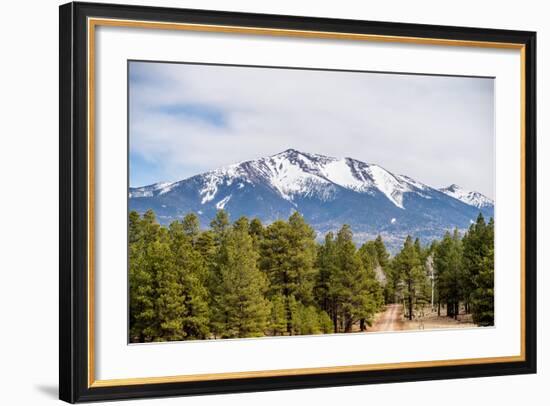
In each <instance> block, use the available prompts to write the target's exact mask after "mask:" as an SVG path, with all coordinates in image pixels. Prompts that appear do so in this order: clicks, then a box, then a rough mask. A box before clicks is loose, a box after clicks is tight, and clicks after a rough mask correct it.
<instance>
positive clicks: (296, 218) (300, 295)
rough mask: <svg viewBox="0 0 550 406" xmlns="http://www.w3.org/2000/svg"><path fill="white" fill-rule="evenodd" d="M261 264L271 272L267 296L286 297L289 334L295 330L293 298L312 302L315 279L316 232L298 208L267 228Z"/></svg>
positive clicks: (266, 272) (263, 240)
mask: <svg viewBox="0 0 550 406" xmlns="http://www.w3.org/2000/svg"><path fill="white" fill-rule="evenodd" d="M260 251H261V260H260V267H261V269H262V270H263V271H264V272H265V274H266V275H267V276H268V279H269V291H268V296H269V297H270V298H272V297H273V296H275V295H282V296H283V297H284V298H285V306H286V321H287V334H294V333H295V332H294V330H295V329H294V328H293V313H292V312H293V309H292V306H291V302H292V301H297V302H300V303H303V304H306V305H307V304H311V303H312V301H313V285H314V281H315V274H316V269H315V261H316V245H315V232H314V231H313V229H312V228H311V227H310V226H309V225H308V224H307V223H306V222H305V221H304V219H303V217H302V216H301V215H300V214H299V213H297V212H295V213H294V214H292V216H290V218H289V221H288V222H284V221H275V222H274V223H272V224H271V225H270V226H269V227H267V228H266V229H265V232H264V236H263V238H262V241H261V246H260Z"/></svg>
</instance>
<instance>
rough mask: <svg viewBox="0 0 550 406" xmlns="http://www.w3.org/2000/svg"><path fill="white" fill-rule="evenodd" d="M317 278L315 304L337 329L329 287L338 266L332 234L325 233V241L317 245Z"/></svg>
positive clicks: (331, 292) (333, 303) (334, 303)
mask: <svg viewBox="0 0 550 406" xmlns="http://www.w3.org/2000/svg"><path fill="white" fill-rule="evenodd" d="M316 267H317V269H318V273H317V278H316V281H315V289H314V292H315V300H316V302H317V305H318V306H319V307H320V309H321V310H322V311H324V312H325V313H326V314H327V315H328V316H329V317H330V319H331V320H332V324H333V327H332V328H333V330H334V331H336V329H337V316H338V314H337V310H336V308H335V306H336V302H335V297H334V295H333V289H332V288H331V286H332V284H333V283H334V278H335V277H336V274H337V270H338V266H337V263H336V244H335V240H334V234H333V233H332V232H328V233H327V234H326V235H325V243H324V244H323V245H320V246H318V247H317V264H316Z"/></svg>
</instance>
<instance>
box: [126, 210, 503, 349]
mask: <svg viewBox="0 0 550 406" xmlns="http://www.w3.org/2000/svg"><path fill="white" fill-rule="evenodd" d="M128 230H129V233H128V241H129V251H128V255H129V272H128V281H129V288H130V289H129V307H130V330H129V339H130V341H131V342H151V341H174V340H193V339H210V338H234V337H235V338H236V337H258V336H263V335H295V334H327V333H333V332H352V331H357V330H359V329H360V330H368V326H370V325H371V323H372V320H373V317H374V315H375V314H376V312H378V311H380V310H381V309H382V307H383V305H384V303H397V302H401V301H403V303H404V304H405V305H406V308H407V315H408V316H409V317H410V318H411V319H412V318H413V317H414V315H415V313H416V312H418V311H420V310H421V309H422V308H423V306H424V305H425V304H426V303H428V302H429V301H430V300H431V296H432V289H433V297H434V300H436V301H437V302H438V303H441V302H443V303H444V304H446V307H447V314H448V315H449V316H451V317H456V315H457V314H458V310H459V304H463V305H464V309H465V310H466V311H471V312H472V316H473V320H474V322H475V323H477V324H479V325H484V326H485V325H493V324H494V292H493V290H494V241H493V240H494V222H493V220H492V219H491V220H490V221H489V223H485V220H484V219H483V217H482V216H481V215H480V217H479V218H478V219H477V222H476V223H475V224H473V225H472V226H471V227H470V229H469V230H468V232H467V233H466V235H465V236H464V237H463V238H461V237H460V235H459V233H458V231H457V230H455V232H454V233H453V234H451V233H447V234H446V235H445V236H444V238H443V239H442V240H441V241H439V242H437V241H436V242H433V243H432V244H431V245H430V246H429V247H423V246H422V245H421V243H420V240H418V239H416V240H415V241H413V239H412V238H411V237H408V238H407V239H406V241H405V243H404V245H403V248H402V250H401V251H400V252H399V253H398V254H397V255H396V256H395V257H394V258H391V257H390V255H389V253H388V251H387V250H386V247H385V245H384V242H383V240H382V238H381V236H378V237H377V238H376V239H375V240H372V241H367V242H365V243H364V244H363V245H362V246H361V247H359V249H357V247H356V245H355V243H354V242H353V234H352V231H351V228H350V227H349V226H348V225H344V226H342V228H341V229H340V230H339V231H338V232H337V234H336V235H334V234H333V233H332V232H328V233H327V234H326V235H325V238H324V241H323V243H322V244H319V243H317V242H316V240H315V239H316V235H315V232H314V230H313V229H312V228H311V227H310V226H309V225H308V224H307V223H306V222H305V220H304V218H303V217H302V216H301V215H300V214H299V213H297V212H295V213H293V214H292V215H291V216H290V217H289V219H288V221H282V220H278V221H275V222H273V223H271V224H270V225H268V226H264V225H263V224H262V223H261V221H260V220H258V219H252V220H249V219H248V218H246V217H241V218H239V219H238V220H236V221H235V222H234V223H231V222H230V220H229V216H228V214H227V213H226V212H225V211H223V210H220V211H218V212H217V213H216V216H215V218H214V219H213V220H212V222H211V223H210V228H209V229H207V230H201V228H200V221H199V218H198V217H197V216H196V215H195V214H194V213H190V214H188V215H186V216H185V217H184V218H183V219H182V220H181V221H174V222H172V223H171V224H170V225H169V226H168V227H163V226H160V225H159V224H158V222H157V220H156V218H155V213H154V212H153V211H152V210H148V211H147V212H145V213H144V214H143V215H141V216H140V215H139V214H138V213H136V212H131V213H129V217H128ZM432 275H433V282H432V279H430V278H431V277H432Z"/></svg>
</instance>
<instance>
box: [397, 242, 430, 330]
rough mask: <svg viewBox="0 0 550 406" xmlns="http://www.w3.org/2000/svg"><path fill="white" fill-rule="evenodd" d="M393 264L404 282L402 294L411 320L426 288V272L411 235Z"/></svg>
mask: <svg viewBox="0 0 550 406" xmlns="http://www.w3.org/2000/svg"><path fill="white" fill-rule="evenodd" d="M393 265H394V269H395V271H396V272H397V274H398V275H399V280H400V281H401V282H402V294H403V299H404V300H405V303H406V305H407V316H408V318H409V320H412V319H413V317H414V310H413V307H414V305H415V304H416V301H417V299H418V297H420V296H421V292H422V290H423V289H424V285H425V283H426V274H425V272H424V268H423V266H422V263H421V260H420V257H419V255H418V251H417V248H415V245H414V243H413V241H412V238H411V236H407V238H406V240H405V243H404V244H403V248H402V249H401V252H399V254H397V255H396V256H395V259H394V261H393Z"/></svg>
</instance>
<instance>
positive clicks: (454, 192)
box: [439, 183, 494, 208]
mask: <svg viewBox="0 0 550 406" xmlns="http://www.w3.org/2000/svg"><path fill="white" fill-rule="evenodd" d="M439 191H440V192H443V193H445V194H446V195H447V196H451V197H454V198H455V199H457V200H460V201H461V202H463V203H466V204H469V205H470V206H475V207H477V208H483V207H489V206H493V205H494V202H493V200H492V199H490V198H488V197H487V196H485V195H483V194H481V193H479V192H476V191H473V190H466V189H464V188H463V187H461V186H459V185H457V184H456V183H453V184H452V185H450V186H447V187H446V188H441V189H439Z"/></svg>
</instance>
